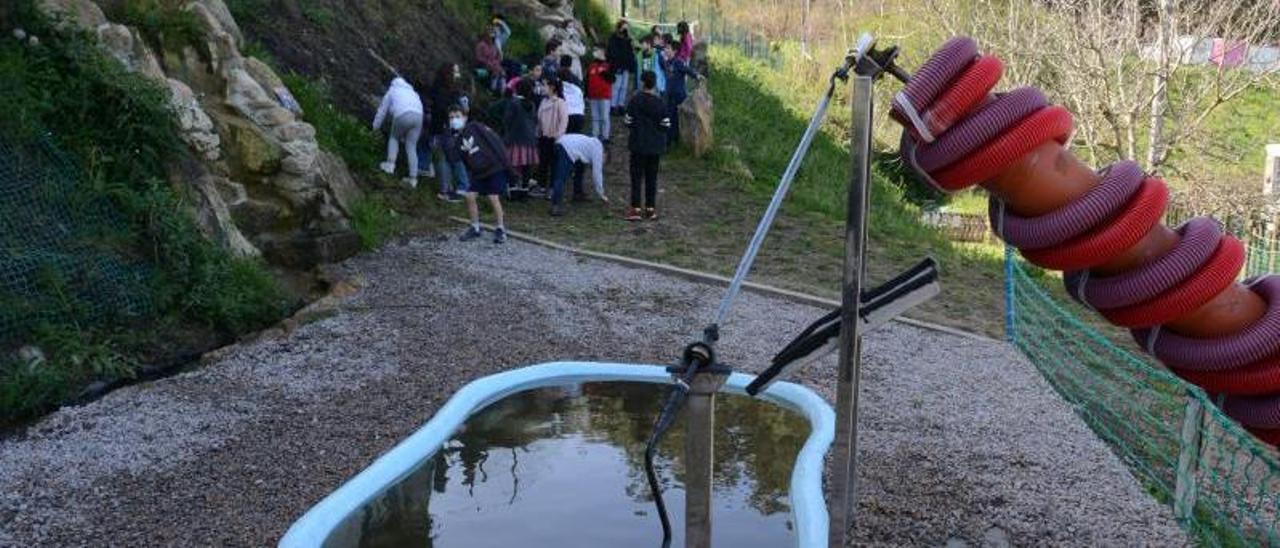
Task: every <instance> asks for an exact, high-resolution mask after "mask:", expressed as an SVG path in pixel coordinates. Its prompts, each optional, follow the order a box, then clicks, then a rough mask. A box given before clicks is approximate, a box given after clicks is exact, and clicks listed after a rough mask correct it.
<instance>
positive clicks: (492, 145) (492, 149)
mask: <svg viewBox="0 0 1280 548" xmlns="http://www.w3.org/2000/svg"><path fill="white" fill-rule="evenodd" d="M454 143H455V146H457V150H458V151H459V152H461V154H462V163H463V164H465V165H466V166H467V173H470V174H471V177H472V178H474V179H484V178H486V177H490V176H492V175H493V174H495V173H498V172H500V171H504V170H505V171H511V161H510V159H509V158H507V147H506V146H504V145H503V144H502V138H501V137H498V134H497V133H494V132H493V130H492V129H489V127H488V126H486V125H484V124H482V123H480V122H467V125H466V127H463V128H462V131H461V132H460V133H459V134H458V137H457V138H456V139H455V140H454Z"/></svg>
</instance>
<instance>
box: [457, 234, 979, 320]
mask: <svg viewBox="0 0 1280 548" xmlns="http://www.w3.org/2000/svg"><path fill="white" fill-rule="evenodd" d="M449 220H451V221H454V222H456V223H459V224H464V225H465V224H469V223H470V221H468V220H467V219H463V218H462V217H456V216H450V217H449ZM481 226H483V227H485V228H487V229H489V230H493V225H490V224H483V223H482V224H481ZM507 235H508V236H510V237H512V238H515V239H517V240H521V241H524V242H528V243H531V244H536V245H540V246H542V247H547V248H551V249H556V250H560V251H566V252H568V253H571V254H574V255H581V256H584V257H591V258H593V259H600V260H604V261H609V262H614V263H619V264H623V265H627V266H632V267H637V268H643V269H646V270H652V271H655V272H660V273H663V274H668V275H673V276H678V277H681V278H685V279H687V280H692V281H695V282H700V283H708V284H714V285H720V286H728V285H729V283H730V282H731V281H732V280H731V279H730V278H727V277H724V276H720V275H718V274H711V273H707V272H699V271H697V270H691V269H688V268H682V267H679V266H673V265H669V264H663V263H655V262H652V261H646V260H643V259H635V258H632V257H626V256H622V255H615V254H613V253H604V252H601V251H588V250H585V249H579V248H576V247H573V246H568V245H564V244H560V243H556V242H553V241H550V240H544V239H542V238H539V237H537V236H533V235H530V234H525V233H522V232H516V231H514V230H511V229H507ZM742 287H743V288H744V289H748V290H750V291H752V292H754V293H759V294H762V295H768V296H771V297H778V298H782V299H786V300H789V301H792V302H798V303H801V304H807V305H810V306H816V307H820V308H836V307H839V306H840V301H837V300H834V299H826V298H823V297H819V296H817V295H810V294H808V293H802V292H799V291H792V290H790V289H783V288H780V287H774V286H771V285H765V284H761V283H756V282H743V284H742ZM894 321H896V322H899V323H903V324H906V325H910V326H912V327H918V328H921V329H928V330H930V331H937V332H939V333H946V334H948V335H954V336H956V337H963V338H966V339H970V340H976V341H982V342H988V343H1000V344H1004V341H1001V340H999V339H993V338H991V337H988V336H986V335H981V334H978V333H973V332H971V331H965V330H963V329H957V328H954V327H949V326H945V325H940V324H936V323H933V322H927V321H924V320H917V319H914V318H906V317H902V316H899V317H897V318H894Z"/></svg>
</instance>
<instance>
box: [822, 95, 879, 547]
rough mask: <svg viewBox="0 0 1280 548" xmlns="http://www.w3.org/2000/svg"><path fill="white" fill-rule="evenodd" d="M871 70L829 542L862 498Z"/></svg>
mask: <svg viewBox="0 0 1280 548" xmlns="http://www.w3.org/2000/svg"><path fill="white" fill-rule="evenodd" d="M872 82H873V79H872V78H871V77H870V76H860V75H859V76H854V77H853V99H852V102H853V120H852V126H853V128H852V135H851V139H852V140H851V142H850V143H849V150H850V156H851V157H852V160H853V166H852V167H853V169H852V173H851V175H850V179H849V216H848V219H847V222H846V224H845V240H844V242H845V246H844V252H845V255H844V257H845V259H844V287H843V291H842V295H843V307H842V308H841V318H840V319H841V322H840V379H839V385H838V386H837V389H836V441H835V458H833V459H831V463H832V466H834V468H835V469H834V470H832V471H831V478H832V485H833V487H834V492H833V497H832V502H833V504H832V508H831V510H832V511H831V530H830V532H829V537H828V546H829V547H830V548H843V547H844V546H845V545H846V544H847V543H848V542H847V540H848V535H849V530H850V529H851V528H852V527H853V518H854V516H853V513H854V508H855V506H856V504H857V502H858V496H857V489H856V487H857V479H858V474H857V471H858V470H857V468H858V466H857V465H858V376H859V373H860V369H861V362H862V333H860V332H859V331H860V329H859V322H858V306H859V303H860V301H861V299H860V298H859V297H860V295H862V283H863V276H864V271H865V270H866V269H865V264H864V263H863V259H864V258H865V256H866V247H867V245H866V244H867V205H868V203H869V201H868V198H869V196H870V193H871V186H870V181H871V114H872V89H871V86H872Z"/></svg>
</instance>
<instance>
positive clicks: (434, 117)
mask: <svg viewBox="0 0 1280 548" xmlns="http://www.w3.org/2000/svg"><path fill="white" fill-rule="evenodd" d="M463 97H466V95H465V94H464V93H462V91H461V90H458V89H446V88H445V87H444V86H442V85H439V84H437V85H435V86H432V88H431V92H430V97H429V100H430V103H431V123H430V124H429V125H428V126H427V127H428V128H429V129H430V131H429V132H428V134H429V135H443V134H444V133H445V130H447V129H448V127H449V107H451V106H453V105H455V104H461V103H462V98H463Z"/></svg>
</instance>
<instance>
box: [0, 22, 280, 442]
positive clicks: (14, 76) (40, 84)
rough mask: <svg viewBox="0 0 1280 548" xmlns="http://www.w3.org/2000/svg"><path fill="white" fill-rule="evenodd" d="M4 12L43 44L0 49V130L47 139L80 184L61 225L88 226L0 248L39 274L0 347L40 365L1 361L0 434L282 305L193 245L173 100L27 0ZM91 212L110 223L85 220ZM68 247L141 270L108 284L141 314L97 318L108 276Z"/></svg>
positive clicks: (246, 269) (231, 264) (32, 214)
mask: <svg viewBox="0 0 1280 548" xmlns="http://www.w3.org/2000/svg"><path fill="white" fill-rule="evenodd" d="M11 9H14V13H15V14H16V17H17V20H18V22H20V23H22V26H23V27H24V28H25V29H26V30H27V31H28V32H30V33H32V34H34V35H37V36H39V37H40V39H41V46H39V47H28V46H24V45H21V44H18V43H16V42H14V41H5V42H3V43H0V73H3V74H5V75H6V76H5V78H3V79H2V80H3V84H0V111H3V112H5V113H6V116H5V117H3V118H2V119H0V130H3V131H4V133H5V135H6V137H7V138H9V139H13V140H14V142H17V143H33V142H39V141H42V140H43V141H45V142H48V143H49V145H50V146H52V147H53V148H55V149H57V150H58V151H59V153H60V154H62V155H63V157H64V158H66V159H67V160H68V163H69V164H70V165H71V167H72V171H71V172H70V173H72V174H73V175H71V177H73V178H74V179H75V180H74V181H63V183H64V184H66V185H67V186H69V187H70V188H72V189H73V190H74V191H73V192H71V193H69V194H68V195H67V196H66V197H65V198H62V201H63V202H64V203H63V204H61V205H62V206H64V207H69V208H71V209H72V210H75V211H79V213H77V214H75V215H71V216H68V219H70V220H69V221H68V224H70V225H71V226H70V227H69V228H70V229H71V230H78V231H85V227H86V226H94V227H95V228H93V229H92V230H90V231H89V232H91V233H92V234H88V235H87V236H85V238H84V240H83V241H80V240H73V239H71V238H67V237H62V238H51V239H50V240H49V241H47V242H44V243H43V244H42V243H33V242H30V241H26V240H22V239H18V240H16V241H6V242H4V245H5V247H4V248H3V249H0V254H10V253H11V254H14V255H16V256H20V257H24V258H27V259H29V260H32V261H35V263H36V264H35V267H36V270H37V271H39V272H40V275H39V276H38V279H37V280H35V282H34V285H33V286H32V289H30V290H21V289H19V290H17V294H15V295H12V296H9V295H0V301H4V302H7V303H8V302H10V301H9V300H8V299H9V298H10V297H12V298H13V299H14V301H16V303H17V304H16V305H10V307H9V308H7V309H3V310H0V311H2V312H4V313H3V314H0V317H3V316H12V317H13V318H18V319H19V320H20V321H19V322H18V323H16V324H11V325H16V328H14V329H9V330H7V331H6V332H5V333H3V334H0V336H2V337H0V338H3V339H4V340H3V341H0V344H2V345H3V349H5V350H8V349H11V348H12V347H15V346H20V345H25V344H33V345H36V346H38V347H40V348H41V349H43V351H44V353H45V355H46V356H47V358H48V360H47V361H45V362H43V363H18V361H17V360H16V359H14V358H13V357H11V356H10V355H8V353H7V352H6V353H4V354H0V425H3V424H4V423H6V422H8V421H11V420H20V419H22V418H25V417H28V416H31V415H34V414H38V413H40V412H42V411H44V410H45V409H47V408H48V407H49V406H51V405H55V404H57V403H59V402H61V401H64V400H65V399H66V398H68V397H72V396H74V395H75V394H76V391H77V390H79V388H80V387H82V386H84V385H85V384H86V383H87V382H90V381H94V380H101V381H108V382H110V381H114V380H117V379H121V378H127V377H130V376H132V375H133V374H134V373H135V371H136V368H137V367H139V366H141V365H143V364H145V363H148V362H150V363H157V362H159V363H163V362H168V361H172V360H178V359H180V357H181V356H183V355H185V354H186V353H189V352H192V351H202V350H205V349H208V348H211V347H212V346H214V345H217V344H221V343H224V342H225V341H226V340H228V339H229V338H230V337H233V336H235V335H237V334H240V333H244V332H247V331H252V330H254V329H258V328H260V327H262V326H264V325H266V324H268V323H270V322H272V321H274V320H276V319H278V318H279V317H280V316H281V315H282V314H283V313H284V312H285V309H286V308H287V306H288V303H287V302H286V298H285V295H284V294H283V292H282V288H281V287H280V285H279V284H278V283H277V282H276V280H274V279H273V278H272V276H271V275H270V274H269V273H268V272H267V271H266V269H265V268H264V267H263V265H262V264H261V263H260V262H258V261H250V260H241V259H233V258H231V257H230V256H228V255H227V254H226V253H225V252H224V251H223V250H221V249H219V248H218V247H217V246H215V245H214V244H212V243H211V242H209V241H208V240H206V239H205V238H204V237H203V236H201V235H200V233H199V232H198V231H197V229H196V227H195V224H194V222H193V221H192V219H191V218H190V216H189V215H188V213H187V210H186V204H184V203H183V201H182V200H183V199H182V197H181V196H180V195H179V193H177V192H175V191H174V190H173V189H172V188H170V186H169V185H168V184H167V183H166V171H165V166H166V165H168V164H169V163H171V162H174V161H177V160H179V159H180V158H181V157H182V155H183V154H185V152H184V151H183V150H182V149H181V148H180V143H181V141H180V140H179V139H178V138H177V130H176V128H175V127H174V125H173V117H172V114H171V113H170V112H169V111H168V108H167V101H166V100H165V97H166V94H167V93H168V90H167V89H163V88H160V87H157V86H156V85H155V84H153V83H151V82H149V81H147V80H145V79H143V78H142V77H140V76H137V75H134V74H129V73H127V72H126V71H125V70H124V69H123V67H121V66H120V65H119V63H117V62H116V61H115V60H113V59H110V58H108V57H107V56H106V55H105V54H103V53H101V52H100V51H99V50H98V49H97V48H96V46H95V45H94V44H93V43H92V42H91V40H92V39H91V38H90V37H88V36H85V35H80V34H73V33H68V32H65V31H60V30H55V28H54V27H53V26H52V25H51V24H50V23H49V22H48V21H46V20H45V19H44V18H43V17H40V16H39V15H38V14H37V13H36V12H35V10H34V7H33V4H32V3H31V2H30V1H23V2H20V3H18V4H15V5H14V7H13V8H11ZM49 90H58V91H57V93H52V94H51V93H49ZM101 105H112V106H113V108H99V107H100V106H101ZM46 132H47V133H46ZM37 135H47V137H37ZM6 183H7V184H9V185H13V184H16V183H17V182H16V181H6ZM85 204H92V205H93V208H92V209H89V208H87V206H85ZM5 205H12V206H16V207H15V210H14V211H13V212H12V215H13V217H12V218H15V219H18V222H19V223H32V224H33V226H36V225H37V224H38V225H40V226H44V227H47V225H48V224H49V223H50V222H51V221H49V220H48V219H45V218H43V217H42V216H43V215H48V214H49V209H48V207H46V208H45V209H40V208H39V207H24V206H23V205H22V204H12V203H10V204H5ZM98 210H106V211H108V212H109V214H105V213H104V214H96V213H91V211H98ZM101 215H106V217H105V218H110V219H113V221H111V222H109V223H106V225H104V226H106V227H107V229H108V230H106V231H104V230H100V229H99V228H98V227H97V225H92V224H91V223H94V222H95V219H100V218H103V217H102V216H101ZM52 222H61V221H57V220H56V219H55V220H54V221H52ZM107 232H110V234H108V233H107ZM47 246H55V247H47ZM57 246H61V247H57ZM76 246H82V247H80V248H77V247H76ZM66 249H86V251H76V253H77V254H81V253H86V252H89V251H92V252H97V253H101V254H103V255H104V256H106V255H111V256H114V257H117V258H118V260H121V261H124V262H127V263H129V264H131V265H134V266H136V267H137V269H138V270H139V271H140V272H143V273H144V274H143V276H142V279H141V280H139V281H138V282H137V285H136V286H130V287H127V288H125V289H120V288H118V287H114V286H115V285H116V284H121V283H124V282H122V281H120V280H112V283H111V285H112V286H113V289H120V290H123V291H129V292H131V293H132V294H135V295H136V296H137V298H138V299H139V300H141V301H144V302H147V303H149V306H145V307H141V309H140V310H135V311H131V312H123V311H120V310H110V311H107V312H105V313H99V312H94V310H95V309H96V308H98V307H96V306H94V305H95V303H98V301H97V299H99V297H97V296H96V295H95V294H96V293H98V292H99V291H97V290H98V289H100V288H98V287H96V285H95V284H92V283H87V282H86V281H85V280H95V279H102V278H100V276H103V274H104V273H103V272H102V271H100V270H99V269H98V268H99V267H96V266H84V267H77V266H74V265H73V264H71V263H74V261H68V260H60V259H59V257H58V254H57V252H58V251H63V250H66ZM9 266H10V267H9V268H6V269H5V270H7V271H8V272H9V273H10V274H11V275H14V274H13V273H14V272H15V271H16V272H19V273H21V271H20V270H19V269H18V268H17V267H13V266H12V265H9ZM28 275H29V274H28ZM99 283H101V282H99ZM7 287H14V286H12V285H9V286H7ZM19 287H20V286H19ZM0 293H2V291H0ZM15 311H16V314H15Z"/></svg>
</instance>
